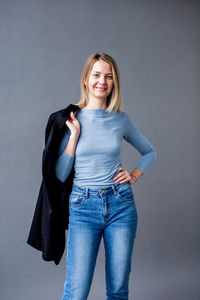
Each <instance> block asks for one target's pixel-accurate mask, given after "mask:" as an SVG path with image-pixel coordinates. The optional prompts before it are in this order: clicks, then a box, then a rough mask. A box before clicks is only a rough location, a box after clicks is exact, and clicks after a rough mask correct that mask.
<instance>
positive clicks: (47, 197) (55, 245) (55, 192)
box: [27, 104, 80, 265]
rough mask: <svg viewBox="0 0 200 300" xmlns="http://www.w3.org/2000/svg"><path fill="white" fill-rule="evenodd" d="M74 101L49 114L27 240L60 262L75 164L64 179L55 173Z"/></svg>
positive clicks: (47, 259) (51, 258) (49, 258)
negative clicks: (38, 183)
mask: <svg viewBox="0 0 200 300" xmlns="http://www.w3.org/2000/svg"><path fill="white" fill-rule="evenodd" d="M79 110H80V107H79V106H77V105H74V104H70V105H68V106H67V107H66V108H65V109H62V110H59V111H56V112H54V113H52V114H51V115H50V116H49V119H48V122H47V125H46V129H45V148H44V150H43V154H42V182H41V186H40V189H39V195H38V199H37V203H36V207H35V212H34V216H33V220H32V224H31V228H30V232H29V236H28V240H27V243H28V244H29V245H30V246H32V247H34V248H36V249H37V250H40V251H42V258H43V259H44V260H45V261H54V262H55V264H56V265H58V264H59V262H60V260H61V258H62V256H63V253H64V250H65V230H66V229H68V224H69V201H68V200H69V196H70V193H71V191H72V184H73V179H74V165H73V167H72V170H71V172H70V175H69V176H68V178H67V179H66V181H65V182H61V181H60V180H59V179H58V178H57V177H56V174H55V162H56V159H57V155H58V150H59V146H60V142H61V140H62V137H63V135H64V134H65V133H66V131H67V130H69V128H68V127H67V125H66V124H65V122H66V120H67V119H69V117H70V112H71V111H73V112H76V111H79Z"/></svg>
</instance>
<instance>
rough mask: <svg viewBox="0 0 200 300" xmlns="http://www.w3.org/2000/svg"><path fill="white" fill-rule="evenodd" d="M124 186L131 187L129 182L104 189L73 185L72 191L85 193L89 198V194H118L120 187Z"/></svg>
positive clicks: (117, 183)
mask: <svg viewBox="0 0 200 300" xmlns="http://www.w3.org/2000/svg"><path fill="white" fill-rule="evenodd" d="M124 185H130V183H129V182H124V183H119V182H116V183H114V184H111V185H110V186H108V187H104V188H95V189H94V188H90V187H81V186H79V185H76V184H73V186H72V189H75V190H76V189H78V190H79V191H81V192H82V193H85V195H86V196H88V193H90V194H97V193H107V192H108V193H109V192H112V191H113V193H114V194H116V191H117V190H118V189H119V187H120V186H124Z"/></svg>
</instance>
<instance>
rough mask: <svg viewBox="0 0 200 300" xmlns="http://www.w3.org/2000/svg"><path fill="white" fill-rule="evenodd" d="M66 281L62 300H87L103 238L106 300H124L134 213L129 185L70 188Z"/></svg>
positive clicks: (128, 273)
mask: <svg viewBox="0 0 200 300" xmlns="http://www.w3.org/2000/svg"><path fill="white" fill-rule="evenodd" d="M69 213H70V215H69V229H68V237H67V254H66V280H65V283H64V292H63V295H62V300H86V299H87V297H88V294H89V291H90V287H91V283H92V279H93V274H94V269H95V264H96V259H97V254H98V250H99V246H100V242H101V237H102V236H103V241H104V248H105V273H106V299H107V300H112V299H113V300H114V299H115V300H116V299H118V300H127V299H128V293H129V288H128V285H129V275H130V272H131V261H132V252H133V246H134V240H135V237H136V230H137V209H136V205H135V199H134V193H133V190H132V186H131V185H130V184H129V182H126V183H123V184H120V183H115V184H113V185H111V186H109V187H107V188H98V189H91V188H83V187H79V186H77V185H73V187H72V192H71V195H70V197H69Z"/></svg>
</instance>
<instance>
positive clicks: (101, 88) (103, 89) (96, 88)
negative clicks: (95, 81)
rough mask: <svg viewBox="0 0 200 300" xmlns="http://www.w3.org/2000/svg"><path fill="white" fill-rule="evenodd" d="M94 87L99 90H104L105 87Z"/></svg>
mask: <svg viewBox="0 0 200 300" xmlns="http://www.w3.org/2000/svg"><path fill="white" fill-rule="evenodd" d="M96 89H97V90H100V91H105V88H99V87H97V88H96Z"/></svg>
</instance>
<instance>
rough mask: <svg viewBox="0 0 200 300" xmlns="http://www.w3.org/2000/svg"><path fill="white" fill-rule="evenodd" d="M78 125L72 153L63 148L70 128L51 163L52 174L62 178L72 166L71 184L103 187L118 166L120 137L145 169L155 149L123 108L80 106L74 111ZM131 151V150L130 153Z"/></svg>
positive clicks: (152, 159)
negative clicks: (107, 109) (54, 173)
mask: <svg viewBox="0 0 200 300" xmlns="http://www.w3.org/2000/svg"><path fill="white" fill-rule="evenodd" d="M76 118H77V119H78V120H79V123H80V125H81V134H80V136H79V139H78V143H77V147H76V152H75V156H70V155H68V154H67V153H66V152H65V148H66V146H67V144H68V140H69V137H70V130H68V132H67V133H66V134H65V136H64V138H63V140H62V141H61V144H60V149H59V153H58V159H57V162H56V165H55V171H56V176H57V177H58V179H59V180H60V181H62V182H64V181H65V180H66V179H67V177H68V176H69V174H70V171H71V169H72V166H73V163H74V168H75V177H74V182H73V183H74V184H76V185H78V186H82V187H88V188H98V187H99V188H103V187H107V186H109V185H111V184H114V183H115V181H114V180H113V178H114V177H115V176H116V175H117V173H115V171H116V170H117V169H118V168H119V167H120V166H122V164H121V159H120V154H121V148H122V141H123V139H124V140H126V141H127V142H128V143H130V144H131V145H132V146H133V147H134V148H135V149H136V150H137V151H138V152H139V153H140V154H141V156H142V157H141V158H140V159H139V161H138V163H137V164H136V166H133V165H132V164H131V163H130V170H128V171H129V172H131V171H132V170H133V168H134V167H136V168H138V169H140V170H142V171H143V173H146V171H147V170H148V169H149V168H150V166H151V165H152V164H153V162H154V161H155V159H156V156H157V154H156V150H155V148H154V147H153V145H152V144H151V143H150V142H149V140H148V139H147V138H146V137H145V136H144V135H143V134H142V133H141V132H140V131H139V130H138V129H137V128H136V125H135V123H134V122H133V120H132V119H130V117H129V116H128V115H127V114H126V113H125V112H122V111H120V112H112V113H110V112H107V111H106V110H105V109H83V110H80V111H79V112H78V113H77V114H76ZM133 155H134V153H133Z"/></svg>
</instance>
